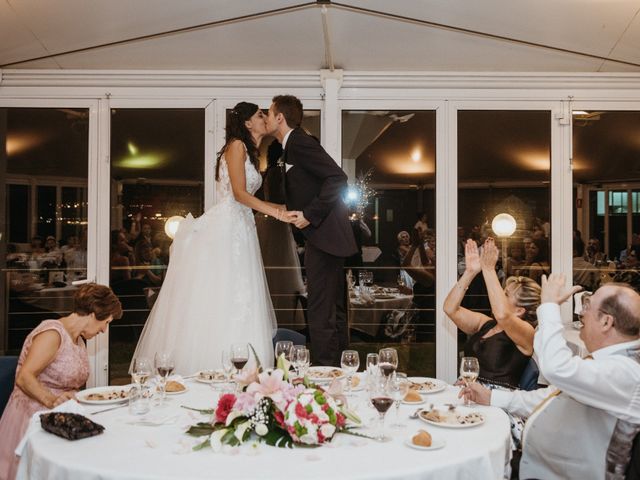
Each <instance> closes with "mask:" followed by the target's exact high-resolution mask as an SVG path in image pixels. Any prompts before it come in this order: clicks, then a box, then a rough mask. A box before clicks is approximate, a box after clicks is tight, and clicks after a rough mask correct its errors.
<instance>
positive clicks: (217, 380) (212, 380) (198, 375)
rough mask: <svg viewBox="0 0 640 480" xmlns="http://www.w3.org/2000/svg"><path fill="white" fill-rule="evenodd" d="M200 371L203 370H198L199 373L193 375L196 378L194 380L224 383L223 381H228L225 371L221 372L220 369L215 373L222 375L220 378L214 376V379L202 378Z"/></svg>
mask: <svg viewBox="0 0 640 480" xmlns="http://www.w3.org/2000/svg"><path fill="white" fill-rule="evenodd" d="M200 373H201V372H198V373H197V374H196V376H195V377H193V378H194V380H195V381H196V382H200V383H223V382H226V381H227V380H226V379H225V378H224V373H222V372H219V371H215V372H214V374H215V375H221V377H220V378H213V379H208V378H202V377H201V376H200Z"/></svg>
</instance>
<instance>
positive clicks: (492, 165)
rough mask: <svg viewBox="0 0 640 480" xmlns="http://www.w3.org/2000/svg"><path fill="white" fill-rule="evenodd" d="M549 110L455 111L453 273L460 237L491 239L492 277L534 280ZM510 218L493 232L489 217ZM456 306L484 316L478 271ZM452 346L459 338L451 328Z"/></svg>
mask: <svg viewBox="0 0 640 480" xmlns="http://www.w3.org/2000/svg"><path fill="white" fill-rule="evenodd" d="M550 166H551V113H550V112H549V111H504V110H501V111H494V110H485V111H481V110H466V111H459V112H458V247H457V252H458V275H459V276H460V275H462V274H463V272H464V271H465V268H466V264H465V243H466V241H467V239H472V240H473V241H474V242H475V243H476V245H477V246H478V247H482V245H483V243H484V242H485V240H486V239H487V238H488V237H493V238H495V239H496V246H497V247H498V249H499V256H498V261H497V265H496V269H497V273H498V278H499V279H500V281H501V282H502V284H503V285H504V284H505V282H506V280H507V278H508V277H511V276H522V277H529V278H531V279H533V280H535V281H536V282H538V283H539V282H540V277H541V276H542V275H543V274H548V273H549V270H550V265H551V258H550V245H551V244H550V235H551V231H550V230H551V228H550V226H551V217H550V207H551V199H550V189H549V184H550ZM503 213H506V214H509V215H511V216H512V217H513V218H514V219H515V221H516V230H515V232H514V233H513V234H512V235H510V236H504V237H498V235H497V234H496V232H494V231H493V230H492V227H491V222H492V220H493V219H494V218H495V217H496V215H499V214H503ZM462 306H463V307H465V308H468V309H470V310H473V311H477V312H482V313H484V314H486V315H488V316H492V313H491V306H490V304H489V299H488V296H487V289H486V286H485V283H484V279H483V276H482V275H481V274H478V275H476V276H475V278H474V279H473V281H472V282H471V284H470V285H469V288H468V290H467V291H466V292H465V295H464V300H463V302H462ZM459 332H460V335H459V341H458V350H459V351H461V350H462V346H463V345H464V344H465V343H466V341H467V335H465V334H464V333H463V332H462V331H461V330H459Z"/></svg>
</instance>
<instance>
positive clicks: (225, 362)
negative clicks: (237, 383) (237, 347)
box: [222, 350, 234, 384]
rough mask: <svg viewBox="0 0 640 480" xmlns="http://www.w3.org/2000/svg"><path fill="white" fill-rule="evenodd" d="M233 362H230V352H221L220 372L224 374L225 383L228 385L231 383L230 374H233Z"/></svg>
mask: <svg viewBox="0 0 640 480" xmlns="http://www.w3.org/2000/svg"><path fill="white" fill-rule="evenodd" d="M233 369H234V366H233V362H232V361H231V352H229V350H223V351H222V371H223V372H224V380H225V383H227V384H229V383H230V381H231V374H233Z"/></svg>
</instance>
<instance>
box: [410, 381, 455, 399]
mask: <svg viewBox="0 0 640 480" xmlns="http://www.w3.org/2000/svg"><path fill="white" fill-rule="evenodd" d="M407 380H409V381H410V382H412V383H425V382H430V383H432V384H433V385H434V387H433V388H432V389H430V390H425V389H424V387H423V388H421V389H419V390H418V389H415V391H416V392H418V393H419V394H420V395H427V394H430V393H438V392H442V391H443V390H444V389H445V388H447V384H446V383H445V382H443V381H442V380H438V379H437V378H430V377H409V378H408V379H407Z"/></svg>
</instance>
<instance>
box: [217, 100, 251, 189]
mask: <svg viewBox="0 0 640 480" xmlns="http://www.w3.org/2000/svg"><path fill="white" fill-rule="evenodd" d="M257 111H258V105H256V104H255V103H249V102H240V103H238V104H237V105H236V106H235V107H233V110H230V111H229V113H228V114H227V127H226V129H225V130H226V135H225V142H224V146H223V147H222V149H221V150H220V151H219V152H218V156H217V157H216V180H219V177H220V159H221V158H222V155H223V154H224V152H225V151H226V150H227V147H228V146H229V144H230V143H231V142H233V141H234V140H240V141H241V142H242V143H244V146H245V148H246V149H247V153H248V154H249V158H250V159H251V163H253V165H254V166H255V167H256V170H260V160H259V159H258V155H259V154H260V152H259V151H258V146H257V145H256V144H255V143H253V137H252V136H251V132H249V130H248V129H247V127H246V125H245V124H244V122H246V121H247V120H249V119H250V118H251V117H253V116H254V115H255V113H256V112H257Z"/></svg>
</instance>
